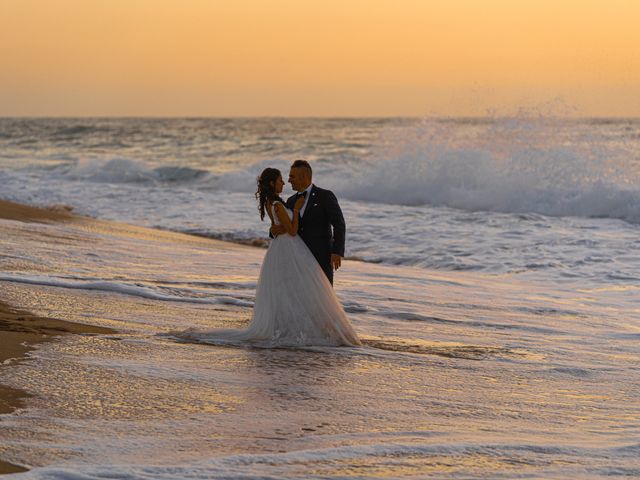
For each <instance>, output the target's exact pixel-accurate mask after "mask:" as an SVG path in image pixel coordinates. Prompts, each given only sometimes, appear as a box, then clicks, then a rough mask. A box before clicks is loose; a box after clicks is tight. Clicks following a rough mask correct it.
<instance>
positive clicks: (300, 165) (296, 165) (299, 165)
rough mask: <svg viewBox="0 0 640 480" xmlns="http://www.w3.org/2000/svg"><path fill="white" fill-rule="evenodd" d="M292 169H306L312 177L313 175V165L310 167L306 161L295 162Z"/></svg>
mask: <svg viewBox="0 0 640 480" xmlns="http://www.w3.org/2000/svg"><path fill="white" fill-rule="evenodd" d="M291 168H304V169H305V170H307V171H308V172H309V176H310V177H311V176H312V175H313V170H312V169H311V165H309V162H307V161H306V160H296V161H295V162H293V165H291Z"/></svg>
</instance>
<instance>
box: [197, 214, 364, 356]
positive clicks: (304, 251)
mask: <svg viewBox="0 0 640 480" xmlns="http://www.w3.org/2000/svg"><path fill="white" fill-rule="evenodd" d="M272 208H273V210H272V215H273V219H274V223H275V224H276V225H279V224H280V222H279V221H278V217H277V216H276V214H275V205H274V206H273V207H272ZM287 213H288V214H289V218H291V217H292V214H293V212H291V210H287ZM188 337H190V338H192V339H197V340H198V341H200V342H205V343H229V342H232V343H238V342H249V343H251V344H256V345H257V346H267V347H279V346H305V345H307V346H309V345H326V346H339V345H347V346H353V345H360V340H359V339H358V335H357V334H356V332H355V330H354V329H353V327H352V326H351V324H350V323H349V320H348V319H347V316H346V315H345V313H344V309H343V308H342V305H341V303H340V301H339V300H338V297H337V296H336V294H335V292H334V291H333V287H332V286H331V283H329V280H328V279H327V277H326V275H325V274H324V272H323V271H322V268H320V265H319V264H318V262H317V260H316V259H315V257H314V256H313V254H312V253H311V251H310V250H309V248H308V247H307V246H306V245H305V243H304V241H303V240H302V239H301V238H300V237H299V236H297V235H296V236H291V235H287V234H283V235H279V236H278V237H277V238H275V239H274V240H273V241H272V242H271V245H270V246H269V249H268V250H267V253H266V254H265V257H264V260H263V262H262V268H261V269H260V276H259V278H258V286H257V287H256V300H255V305H254V309H253V318H252V320H251V324H250V325H249V327H248V328H247V329H246V330H231V329H225V330H214V331H209V332H202V333H196V332H191V333H189V334H188ZM194 337H197V338H194Z"/></svg>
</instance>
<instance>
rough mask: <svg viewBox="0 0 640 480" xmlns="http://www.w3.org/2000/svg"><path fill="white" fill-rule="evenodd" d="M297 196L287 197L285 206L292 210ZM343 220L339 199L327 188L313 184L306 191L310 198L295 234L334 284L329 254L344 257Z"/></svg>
mask: <svg viewBox="0 0 640 480" xmlns="http://www.w3.org/2000/svg"><path fill="white" fill-rule="evenodd" d="M295 203H296V196H295V195H292V196H291V197H289V198H288V199H287V208H288V209H290V210H293V205H294V204H295ZM345 231H346V227H345V223H344V217H343V216H342V210H341V209H340V205H338V199H337V198H336V196H335V195H334V194H333V192H331V191H329V190H325V189H324V188H318V187H316V186H315V185H313V186H312V187H311V190H310V191H309V201H308V202H307V207H306V208H305V210H304V215H303V216H302V217H300V221H299V223H298V235H300V238H302V240H303V241H304V243H306V244H307V247H309V250H311V253H313V256H314V257H316V260H318V263H319V264H320V266H321V267H322V270H323V271H324V273H325V274H326V275H327V278H328V279H329V281H330V282H331V283H332V284H333V268H332V266H331V254H332V253H336V254H338V255H340V256H341V257H344V239H345Z"/></svg>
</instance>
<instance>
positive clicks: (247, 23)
mask: <svg viewBox="0 0 640 480" xmlns="http://www.w3.org/2000/svg"><path fill="white" fill-rule="evenodd" d="M519 108H525V109H530V110H532V111H536V110H537V109H539V110H544V112H543V113H550V112H548V111H547V110H551V113H558V114H571V115H588V116H640V0H322V1H320V0H318V1H315V0H0V116H22V115H26V116H39V115H46V116H57V115H62V116H75V115H78V116H85V115H91V116H93V115H106V116H112V115H123V116H124V115H126V116H130V115H133V116H138V115H139V116H147V115H148V116H395V115H410V116H415V115H418V116H422V115H485V114H487V113H488V112H489V113H490V112H498V113H510V112H513V111H516V110H517V109H519Z"/></svg>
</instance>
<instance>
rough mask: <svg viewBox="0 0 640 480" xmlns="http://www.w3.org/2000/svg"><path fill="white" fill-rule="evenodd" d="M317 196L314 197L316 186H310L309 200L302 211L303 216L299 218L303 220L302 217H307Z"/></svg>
mask: <svg viewBox="0 0 640 480" xmlns="http://www.w3.org/2000/svg"><path fill="white" fill-rule="evenodd" d="M316 197H317V195H316V186H315V185H312V186H311V190H309V200H308V201H307V207H306V208H305V209H304V215H302V216H301V217H300V218H301V219H303V218H304V217H306V216H307V213H309V210H310V209H311V208H313V205H314V204H315V203H316V202H317V198H316Z"/></svg>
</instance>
